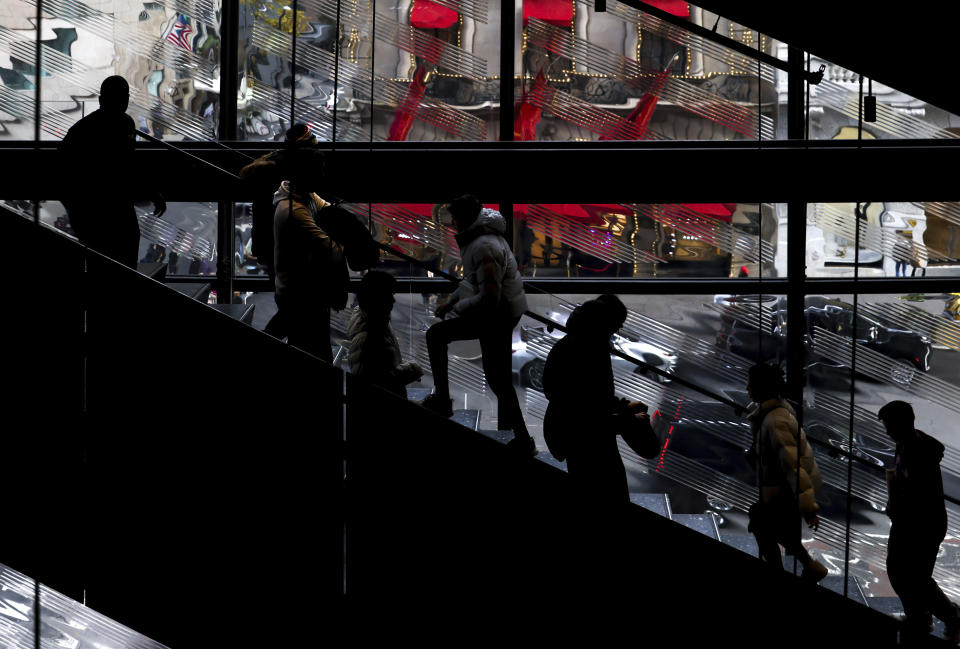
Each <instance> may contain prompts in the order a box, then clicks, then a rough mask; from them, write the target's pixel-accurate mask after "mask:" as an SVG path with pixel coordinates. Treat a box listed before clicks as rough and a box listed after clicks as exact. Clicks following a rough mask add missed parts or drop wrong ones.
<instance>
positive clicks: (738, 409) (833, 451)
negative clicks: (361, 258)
mask: <svg viewBox="0 0 960 649" xmlns="http://www.w3.org/2000/svg"><path fill="white" fill-rule="evenodd" d="M377 245H379V246H380V248H381V249H382V250H384V251H385V252H388V253H390V254H391V255H394V256H396V257H399V258H401V259H403V260H404V261H407V262H409V263H411V264H414V265H415V266H418V267H420V268H423V269H424V270H429V271H430V272H432V273H434V274H435V275H441V276H442V277H444V278H445V279H448V280H450V281H451V282H453V283H454V284H459V283H460V282H461V281H462V279H461V278H459V277H457V276H455V275H452V274H451V273H448V272H446V271H443V270H435V269H433V268H429V267H427V265H426V264H425V263H424V262H422V261H421V260H419V259H416V258H414V257H411V256H410V255H407V254H405V253H403V252H400V251H399V250H395V249H393V248H391V247H390V246H389V245H388V244H385V243H381V242H377ZM524 315H526V316H527V317H529V318H532V319H534V320H537V321H539V322H542V323H543V324H545V325H547V326H548V327H554V328H556V329H559V330H561V331H563V332H566V331H567V328H566V326H564V325H562V324H560V323H559V322H555V321H553V320H551V319H550V318H547V317H545V316H542V315H540V314H538V313H533V312H532V311H526V312H525V313H524ZM610 353H611V354H613V355H615V356H617V357H618V358H622V359H623V360H625V361H628V362H630V363H633V364H634V365H637V366H640V367H643V368H644V369H649V370H652V371H654V372H656V373H657V374H659V375H661V376H664V377H666V378H668V379H670V380H671V381H673V382H674V383H678V384H680V385H683V386H686V387H688V388H691V389H692V390H696V391H697V392H699V393H701V394H703V395H705V396H708V397H710V398H712V399H715V400H716V401H718V402H720V403H722V404H724V405H726V406H730V407H731V408H733V410H734V412H735V413H736V414H737V415H738V416H740V415H742V414H743V413H744V412H746V406H744V405H742V404H739V403H737V402H736V401H733V400H732V399H728V398H727V397H724V396H722V395H720V394H717V393H715V392H713V391H712V390H708V389H706V388H704V387H702V386H698V385H697V384H695V383H693V382H691V381H687V380H686V379H683V378H681V377H679V376H677V375H676V374H670V373H669V372H664V371H663V370H661V369H660V368H658V367H654V366H653V365H650V364H648V363H645V362H644V361H642V360H640V359H639V358H635V357H633V356H631V355H629V354H626V353H624V352H622V351H621V350H619V349H613V348H611V349H610ZM807 441H808V442H810V443H812V444H813V445H815V446H821V447H823V448H825V449H826V450H827V451H828V452H829V454H830V455H834V456H836V455H839V456H841V457H845V458H848V459H851V460H853V461H854V462H857V463H859V464H862V465H863V466H864V467H866V468H868V469H870V470H871V471H872V472H874V473H877V474H884V472H885V469H884V468H883V467H878V466H877V465H875V464H873V463H872V462H868V461H867V460H864V459H863V458H861V457H858V456H857V455H854V454H853V453H851V452H849V451H845V450H843V449H840V448H837V447H835V446H832V445H830V444H828V443H827V442H824V441H822V440H819V439H817V438H815V437H810V436H807ZM943 499H944V500H946V501H948V502H951V503H953V504H955V505H960V500H958V499H956V498H954V497H952V496H949V495H947V494H944V495H943Z"/></svg>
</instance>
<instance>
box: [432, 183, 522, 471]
mask: <svg viewBox="0 0 960 649" xmlns="http://www.w3.org/2000/svg"><path fill="white" fill-rule="evenodd" d="M447 209H448V211H449V212H450V215H451V216H452V217H453V225H454V227H455V228H456V230H457V235H456V239H457V244H458V245H459V247H460V257H461V259H462V260H463V281H462V282H460V284H459V285H458V286H457V289H456V290H455V291H454V292H453V293H452V294H451V295H450V297H449V298H448V299H447V300H446V301H444V302H443V303H441V304H440V305H439V306H438V307H437V309H436V311H435V314H436V316H437V317H438V318H441V319H443V318H444V317H445V316H446V315H447V314H448V313H454V314H456V315H457V316H458V317H456V318H451V319H449V320H443V321H442V322H438V323H437V324H435V325H433V326H431V327H430V329H428V330H427V350H428V352H429V355H430V368H431V371H432V373H433V382H434V388H435V390H434V393H433V394H431V395H429V396H428V397H427V398H426V399H424V401H423V403H422V405H423V406H424V407H426V408H429V409H430V410H433V411H434V412H437V413H439V414H442V415H443V416H445V417H449V416H451V415H452V414H453V404H452V400H451V399H450V386H449V377H448V360H447V346H448V345H449V344H450V343H451V342H452V341H454V340H474V339H479V341H480V349H481V351H482V354H483V371H484V374H485V375H486V377H487V383H488V384H489V385H490V388H491V389H492V390H493V393H494V394H495V395H497V417H498V424H497V426H498V428H500V429H501V430H513V434H514V438H513V440H511V441H510V442H509V445H510V446H511V448H514V449H515V450H519V451H523V452H525V453H530V454H533V455H535V454H536V452H537V450H536V443H535V442H534V441H533V438H532V437H530V434H529V433H528V432H527V427H526V424H525V423H524V421H523V414H522V413H521V411H520V401H519V399H518V398H517V393H516V391H515V390H514V388H513V380H512V374H511V362H510V354H511V344H512V342H513V329H514V327H516V326H517V323H518V322H519V321H520V317H521V316H522V315H523V313H524V312H525V311H526V310H527V297H526V295H525V294H524V292H523V280H522V279H521V277H520V272H519V271H518V270H517V260H516V258H515V257H514V256H513V251H512V250H511V249H510V244H509V243H507V240H506V239H505V237H504V235H505V232H506V221H505V220H504V218H503V216H502V215H501V214H500V212H498V211H496V210H493V209H489V208H485V207H483V204H482V203H480V201H479V199H477V198H476V197H475V196H471V195H465V196H461V197H460V198H457V199H456V200H454V201H452V202H451V203H450V205H449V206H448V208H447Z"/></svg>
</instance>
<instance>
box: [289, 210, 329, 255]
mask: <svg viewBox="0 0 960 649" xmlns="http://www.w3.org/2000/svg"><path fill="white" fill-rule="evenodd" d="M286 200H289V199H286ZM290 218H291V220H292V222H293V224H294V227H295V228H296V230H297V232H298V234H299V235H300V236H302V237H304V238H306V239H307V240H309V241H310V242H311V247H312V248H314V249H315V250H316V251H319V252H328V251H329V250H330V248H331V246H332V244H331V241H330V237H328V236H327V233H326V232H324V231H323V230H322V229H321V228H320V227H319V226H318V225H317V224H316V222H315V221H314V220H313V215H312V214H311V213H310V210H309V209H308V208H307V207H306V206H304V205H301V204H300V203H297V202H296V201H294V202H293V213H292V214H291V215H290Z"/></svg>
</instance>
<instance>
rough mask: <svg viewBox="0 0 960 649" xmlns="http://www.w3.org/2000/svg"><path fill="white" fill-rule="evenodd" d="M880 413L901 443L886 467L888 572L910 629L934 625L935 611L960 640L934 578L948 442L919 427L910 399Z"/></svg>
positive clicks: (954, 616)
mask: <svg viewBox="0 0 960 649" xmlns="http://www.w3.org/2000/svg"><path fill="white" fill-rule="evenodd" d="M877 417H878V418H879V419H880V421H882V422H883V425H884V427H885V428H886V430H887V434H888V435H890V437H891V438H892V439H893V441H894V442H896V445H897V446H896V454H895V456H894V463H893V468H892V469H888V470H887V490H888V500H887V516H889V517H890V539H889V541H888V542H887V576H888V577H889V578H890V584H891V585H892V586H893V589H894V590H895V591H896V592H897V596H898V597H899V598H900V602H901V603H902V604H903V610H904V613H905V614H906V624H907V627H908V629H910V630H914V631H922V632H926V631H928V630H930V629H932V628H933V627H932V624H931V622H932V619H931V614H932V615H935V616H937V617H938V618H940V619H941V620H943V622H944V624H945V625H946V637H947V639H948V640H950V641H951V642H958V641H960V612H958V609H957V606H956V605H954V604H953V603H952V602H951V601H950V600H949V599H947V596H946V595H944V594H943V591H942V590H940V587H939V586H938V585H937V582H936V581H934V579H933V567H934V564H935V563H936V561H937V553H938V552H939V550H940V543H941V542H942V541H943V539H944V537H945V536H946V533H947V510H946V506H945V505H944V503H943V477H942V476H941V474H940V461H941V460H942V459H943V451H944V447H943V444H941V443H940V442H938V441H937V440H935V439H933V438H932V437H930V436H929V435H927V434H926V433H923V432H921V431H919V430H917V429H916V428H914V414H913V407H912V406H911V405H910V404H909V403H907V402H905V401H891V402H890V403H888V404H886V405H885V406H883V407H882V408H880V411H879V412H878V413H877Z"/></svg>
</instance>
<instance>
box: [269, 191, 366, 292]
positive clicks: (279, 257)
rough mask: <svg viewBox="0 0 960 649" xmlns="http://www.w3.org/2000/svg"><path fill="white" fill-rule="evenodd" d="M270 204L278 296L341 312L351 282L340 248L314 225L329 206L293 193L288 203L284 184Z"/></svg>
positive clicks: (320, 200) (311, 195)
mask: <svg viewBox="0 0 960 649" xmlns="http://www.w3.org/2000/svg"><path fill="white" fill-rule="evenodd" d="M273 205H274V207H275V208H276V213H275V214H274V219H273V234H274V263H275V268H276V278H275V282H274V283H275V285H276V293H277V295H278V296H280V297H286V296H291V297H296V298H304V299H311V300H318V301H319V302H320V303H321V304H323V305H324V306H328V307H331V308H334V309H342V308H343V307H344V306H345V305H346V302H347V285H348V283H349V281H350V277H349V273H348V272H347V264H346V261H345V260H344V255H343V248H342V247H341V246H339V245H337V244H336V243H334V242H333V241H332V240H331V239H330V237H329V236H327V233H326V232H324V230H323V229H321V228H320V227H319V226H318V225H317V222H316V219H317V213H318V212H319V211H320V210H321V209H323V208H325V207H327V206H328V205H329V203H327V202H326V201H324V200H323V199H322V198H320V197H319V196H317V195H316V194H310V195H309V196H301V195H299V194H293V196H292V200H291V194H290V186H289V184H288V183H287V182H286V181H284V182H283V183H282V184H281V185H280V188H279V189H278V190H277V192H276V193H275V194H274V195H273ZM291 208H292V209H291Z"/></svg>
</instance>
